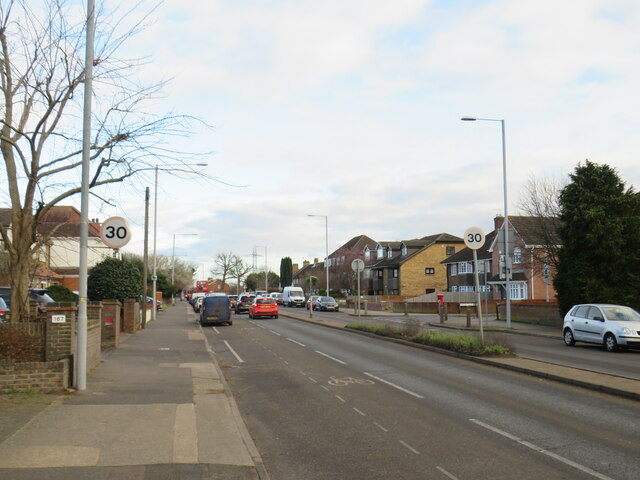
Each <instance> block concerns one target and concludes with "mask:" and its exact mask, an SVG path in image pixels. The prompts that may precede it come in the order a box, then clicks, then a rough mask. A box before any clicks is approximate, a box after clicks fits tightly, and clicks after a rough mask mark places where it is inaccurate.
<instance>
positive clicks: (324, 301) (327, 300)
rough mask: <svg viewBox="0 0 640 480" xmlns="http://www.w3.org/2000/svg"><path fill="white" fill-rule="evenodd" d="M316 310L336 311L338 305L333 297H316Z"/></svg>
mask: <svg viewBox="0 0 640 480" xmlns="http://www.w3.org/2000/svg"><path fill="white" fill-rule="evenodd" d="M316 310H320V311H321V312H337V311H339V310H340V306H339V305H338V302H336V301H335V299H334V298H333V297H318V299H317V300H316Z"/></svg>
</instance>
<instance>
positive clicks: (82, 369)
mask: <svg viewBox="0 0 640 480" xmlns="http://www.w3.org/2000/svg"><path fill="white" fill-rule="evenodd" d="M94 37H95V8H94V1H93V0H87V40H86V41H87V44H86V47H85V60H84V106H83V118H82V186H81V193H80V261H79V265H80V270H79V272H78V276H79V279H78V281H79V284H78V293H79V295H78V296H79V299H78V326H77V328H78V336H77V343H76V357H77V358H76V360H77V364H76V387H77V389H78V390H86V388H87V276H88V270H89V269H88V262H87V251H88V248H89V245H88V244H89V176H90V169H91V163H90V162H91V95H92V92H93V40H94Z"/></svg>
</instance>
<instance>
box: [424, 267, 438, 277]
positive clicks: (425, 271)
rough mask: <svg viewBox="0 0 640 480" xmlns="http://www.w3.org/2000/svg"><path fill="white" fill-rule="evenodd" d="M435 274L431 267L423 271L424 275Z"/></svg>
mask: <svg viewBox="0 0 640 480" xmlns="http://www.w3.org/2000/svg"><path fill="white" fill-rule="evenodd" d="M435 273H436V269H435V268H433V267H427V268H425V269H424V274H425V275H435Z"/></svg>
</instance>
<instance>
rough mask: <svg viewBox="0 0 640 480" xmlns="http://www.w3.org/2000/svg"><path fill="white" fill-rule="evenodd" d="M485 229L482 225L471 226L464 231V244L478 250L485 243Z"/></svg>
mask: <svg viewBox="0 0 640 480" xmlns="http://www.w3.org/2000/svg"><path fill="white" fill-rule="evenodd" d="M484 241H485V235H484V230H482V229H481V228H480V227H469V228H467V229H466V230H465V231H464V244H465V245H466V246H467V247H469V248H470V249H471V250H478V249H479V248H481V247H482V245H484Z"/></svg>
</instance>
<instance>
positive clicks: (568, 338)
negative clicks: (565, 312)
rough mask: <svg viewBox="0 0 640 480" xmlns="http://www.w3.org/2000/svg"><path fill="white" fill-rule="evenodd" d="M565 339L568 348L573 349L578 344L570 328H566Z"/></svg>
mask: <svg viewBox="0 0 640 480" xmlns="http://www.w3.org/2000/svg"><path fill="white" fill-rule="evenodd" d="M563 337H564V344H565V345H566V346H567V347H571V346H573V345H575V344H576V339H575V338H573V332H572V331H571V329H570V328H566V329H565V330H564V336H563Z"/></svg>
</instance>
